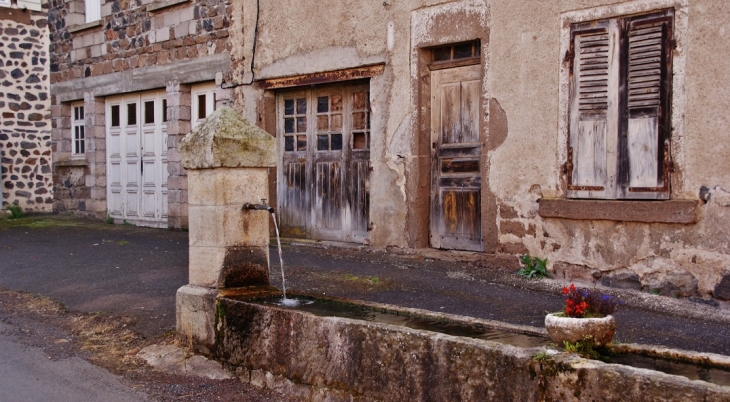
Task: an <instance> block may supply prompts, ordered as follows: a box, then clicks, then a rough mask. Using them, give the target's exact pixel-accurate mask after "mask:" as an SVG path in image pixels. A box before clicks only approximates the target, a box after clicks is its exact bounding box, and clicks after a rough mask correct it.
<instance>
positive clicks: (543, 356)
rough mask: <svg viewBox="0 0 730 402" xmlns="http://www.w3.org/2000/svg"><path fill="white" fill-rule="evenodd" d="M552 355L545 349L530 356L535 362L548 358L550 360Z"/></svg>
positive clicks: (544, 360)
mask: <svg viewBox="0 0 730 402" xmlns="http://www.w3.org/2000/svg"><path fill="white" fill-rule="evenodd" d="M552 358H553V357H552V356H551V355H549V354H548V353H547V351H544V350H543V351H542V352H540V353H537V354H535V355H534V356H532V360H533V361H536V362H546V361H548V360H552Z"/></svg>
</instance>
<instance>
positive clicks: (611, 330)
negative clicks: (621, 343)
mask: <svg viewBox="0 0 730 402" xmlns="http://www.w3.org/2000/svg"><path fill="white" fill-rule="evenodd" d="M545 330H547V333H548V335H549V336H550V339H552V340H553V341H554V342H555V343H557V344H558V345H559V346H562V345H563V342H566V341H567V342H578V341H582V340H584V339H590V340H592V342H593V346H604V345H607V344H609V343H610V342H611V340H612V339H613V335H614V334H615V333H616V323H615V321H614V319H613V316H612V315H609V316H606V317H603V318H573V317H558V316H556V315H554V314H548V315H547V316H546V317H545Z"/></svg>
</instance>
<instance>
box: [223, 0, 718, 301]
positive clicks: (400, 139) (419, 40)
mask: <svg viewBox="0 0 730 402" xmlns="http://www.w3.org/2000/svg"><path fill="white" fill-rule="evenodd" d="M232 4H233V5H232V10H233V16H232V20H233V21H234V22H233V24H234V25H235V24H237V23H238V22H236V21H240V24H241V25H242V29H241V32H240V33H232V35H231V47H232V48H233V49H238V50H236V51H233V52H232V55H233V60H232V64H233V65H234V71H235V72H234V73H233V74H232V77H231V78H230V79H231V82H234V83H237V84H247V83H248V82H250V80H251V79H252V78H253V80H254V81H257V80H261V79H269V78H277V77H287V76H294V75H303V74H313V73H318V72H322V71H332V70H338V69H347V68H352V67H358V66H363V65H369V64H373V63H385V64H384V65H385V68H384V70H383V73H382V74H380V75H376V76H374V77H372V78H371V79H370V87H371V101H372V112H373V113H372V128H373V137H372V138H373V139H372V145H371V146H372V154H371V162H372V164H373V172H372V174H371V183H370V185H371V186H370V192H371V193H370V195H371V208H370V220H371V221H372V224H373V225H372V226H373V230H372V231H371V232H370V242H371V244H373V245H374V246H377V247H388V246H399V247H415V248H418V247H428V223H427V222H428V214H429V211H428V197H429V186H430V179H429V177H430V170H429V169H430V165H429V163H430V162H429V158H430V154H429V147H430V144H429V143H428V141H424V138H426V137H428V133H425V134H424V122H423V120H422V119H421V120H419V116H421V117H422V116H423V115H424V114H426V113H428V109H427V107H428V104H427V102H426V103H424V102H423V101H422V99H423V98H424V96H427V95H428V94H427V93H426V92H424V91H423V90H422V88H423V87H424V85H428V77H427V76H424V73H423V70H420V68H421V67H420V66H421V64H420V63H422V61H419V57H421V54H422V53H420V52H421V51H422V49H427V48H428V47H429V46H434V45H440V44H448V43H455V42H459V41H464V40H473V39H480V40H481V42H482V46H483V51H482V52H483V55H482V66H483V69H484V70H483V71H484V72H483V75H484V84H483V87H482V107H481V108H482V110H483V111H485V117H484V121H483V124H484V127H485V128H484V131H483V133H482V141H483V143H484V144H483V146H484V149H485V151H484V157H483V190H482V199H483V203H482V225H483V232H484V252H486V253H507V254H515V255H518V254H522V253H530V254H532V255H535V256H540V257H548V260H549V265H550V267H551V269H553V270H554V272H555V275H556V276H560V277H565V278H567V279H582V280H585V281H597V280H603V282H604V283H606V284H614V285H616V284H617V283H618V284H619V285H621V286H633V287H644V288H645V289H650V290H654V291H660V292H664V293H668V294H682V295H701V296H709V295H710V294H712V293H713V291H714V290H715V286H716V285H717V283H718V282H719V281H720V279H721V278H722V275H723V269H724V268H723V266H726V265H727V262H728V258H729V253H728V252H729V251H730V247H729V246H728V243H727V241H726V240H725V239H726V238H727V235H728V231H730V229H726V228H730V225H728V224H727V223H728V222H727V219H728V218H727V215H728V213H727V207H726V206H725V205H726V204H728V201H727V199H728V196H730V194H728V192H726V189H730V183H728V181H730V175H729V174H728V173H730V172H728V171H727V168H726V167H725V164H724V163H723V161H724V160H726V159H727V156H728V152H730V151H728V147H727V146H725V144H724V142H723V141H721V140H720V139H722V138H723V130H724V128H723V127H725V125H726V124H724V123H725V120H727V117H726V116H725V114H723V113H722V110H723V108H725V107H726V105H727V104H728V100H730V99H728V96H729V95H728V94H727V93H726V92H727V91H724V86H723V83H726V82H727V81H728V80H727V78H728V75H729V74H730V72H728V71H730V69H728V68H727V62H726V61H725V60H727V57H726V56H727V53H728V50H727V48H726V47H723V46H722V44H723V43H724V41H725V39H726V35H727V34H726V32H725V31H726V29H725V28H724V27H723V24H722V21H724V20H726V19H727V17H728V16H729V15H728V13H729V12H730V6H727V5H726V4H725V3H724V2H721V1H717V0H707V1H696V2H691V4H690V2H688V1H686V0H635V1H625V2H619V3H616V2H612V1H597V0H596V1H587V0H586V1H580V2H575V1H550V2H522V1H516V0H515V1H507V2H485V1H477V0H471V1H414V2H410V3H404V2H385V3H377V4H372V5H367V6H363V5H362V3H361V2H348V1H345V2H319V1H303V2H300V3H298V4H297V6H296V7H290V6H285V5H284V4H281V2H278V1H271V2H265V3H262V4H261V5H260V7H261V8H260V9H258V10H257V7H256V2H254V1H251V0H239V1H234V2H233V3H232ZM666 8H674V9H675V23H674V25H675V39H676V41H677V48H676V49H675V51H674V55H673V59H674V82H673V106H672V107H673V110H672V113H673V118H672V124H673V132H672V160H673V163H674V166H673V168H674V171H673V172H672V174H671V177H672V181H671V185H672V189H671V199H672V200H687V201H690V202H689V203H685V204H684V205H685V206H686V205H689V207H686V208H689V209H688V213H690V214H695V215H696V221H697V222H696V223H690V224H687V223H646V222H635V221H630V220H622V219H615V220H605V219H566V218H543V217H541V216H540V214H539V212H540V204H539V201H540V200H541V199H565V195H566V182H565V180H566V178H565V175H564V173H563V171H562V165H563V164H564V163H565V160H566V149H567V148H566V143H565V141H566V138H567V137H566V135H567V134H566V133H567V127H566V114H565V113H566V110H565V108H564V104H565V101H564V99H565V98H566V96H565V94H566V91H567V90H568V89H567V86H566V80H565V78H564V75H563V74H565V66H564V65H563V64H562V63H563V56H564V54H563V49H564V46H565V41H566V32H568V33H569V27H570V23H571V22H576V21H589V20H591V19H597V18H610V17H617V16H623V15H632V14H637V13H645V12H650V11H655V10H661V9H666ZM302 10H306V14H307V18H302V17H301V15H302V14H301V13H302ZM472 15H475V16H476V17H475V18H472ZM256 22H258V30H257V31H256V32H253V31H254V30H253V28H252V24H253V25H254V26H255V23H256ZM254 43H255V46H254ZM251 60H253V65H251ZM251 67H253V70H251ZM426 71H427V70H426ZM251 73H253V74H251ZM237 76H238V77H244V76H245V77H246V78H245V79H244V78H236V77H237ZM236 91H237V96H236V97H235V106H236V108H237V109H238V110H240V111H241V112H243V113H244V114H245V115H247V116H250V118H252V119H254V120H256V121H258V122H259V123H261V124H262V125H264V126H266V125H267V124H268V127H265V128H266V129H267V130H268V131H269V132H272V133H273V132H274V131H275V124H276V123H275V118H273V117H272V114H273V113H274V110H275V106H274V105H273V102H272V101H271V100H270V99H271V97H272V96H273V91H263V90H259V89H256V86H255V85H253V86H244V88H241V89H237V90H236ZM561 91H562V92H561ZM561 93H562V95H561ZM267 97H268V99H269V100H266V99H267ZM561 102H562V103H561ZM561 104H562V105H563V106H561ZM267 122H268V123H267ZM426 128H427V126H426ZM424 136H425V137H424ZM708 144H712V145H711V146H708ZM701 186H707V187H708V188H709V189H711V191H710V198H709V202H708V203H707V204H703V203H701V202H700V201H699V196H698V194H699V191H700V187H701ZM692 201H696V202H697V207H696V211H695V209H694V207H693V205H694V204H692ZM634 205H637V204H634ZM615 208H616V209H618V210H621V209H627V208H628V209H630V208H632V204H631V202H619V203H618V204H617V206H615ZM660 209H661V208H660ZM660 213H661V212H660ZM622 281H623V282H622Z"/></svg>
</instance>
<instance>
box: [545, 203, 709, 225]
mask: <svg viewBox="0 0 730 402" xmlns="http://www.w3.org/2000/svg"><path fill="white" fill-rule="evenodd" d="M697 205H698V204H697V201H694V200H668V201H634V200H632V201H624V200H568V199H547V198H545V199H542V200H540V209H539V213H540V216H541V217H543V218H559V219H576V220H610V221H618V222H644V223H681V224H691V223H695V222H697Z"/></svg>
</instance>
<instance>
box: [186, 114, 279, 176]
mask: <svg viewBox="0 0 730 402" xmlns="http://www.w3.org/2000/svg"><path fill="white" fill-rule="evenodd" d="M180 161H181V163H182V166H183V167H184V168H186V169H210V168H219V167H243V168H262V167H274V166H276V139H275V138H274V137H272V136H271V135H270V134H269V133H267V132H266V131H264V130H262V129H261V128H259V127H257V126H255V125H254V124H252V123H250V122H249V121H248V120H246V119H245V118H244V117H243V116H242V115H241V114H240V113H238V112H236V111H235V110H233V109H232V108H230V107H227V106H223V107H221V108H219V109H218V110H216V111H215V112H213V114H211V115H210V116H208V118H207V119H205V121H204V122H203V123H202V124H199V125H198V126H196V127H195V128H193V130H192V131H191V132H190V133H189V134H188V135H186V136H185V138H183V139H182V140H181V141H180Z"/></svg>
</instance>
